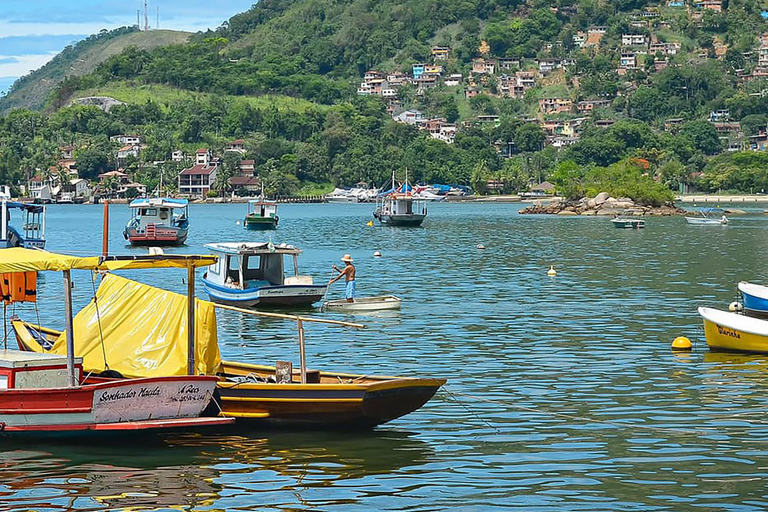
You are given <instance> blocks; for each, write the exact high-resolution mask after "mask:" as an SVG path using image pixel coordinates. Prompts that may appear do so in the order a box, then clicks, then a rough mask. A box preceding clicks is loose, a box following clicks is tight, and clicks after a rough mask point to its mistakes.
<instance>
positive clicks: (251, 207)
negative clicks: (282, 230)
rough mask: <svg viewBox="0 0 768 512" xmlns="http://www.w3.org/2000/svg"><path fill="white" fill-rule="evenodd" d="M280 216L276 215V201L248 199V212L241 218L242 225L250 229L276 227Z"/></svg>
mask: <svg viewBox="0 0 768 512" xmlns="http://www.w3.org/2000/svg"><path fill="white" fill-rule="evenodd" d="M279 220H280V218H279V217H278V216H277V203H272V202H267V201H264V200H263V199H252V200H250V201H248V213H246V215H245V219H243V227H244V228H245V229H248V230H251V231H264V230H268V229H277V223H278V221H279Z"/></svg>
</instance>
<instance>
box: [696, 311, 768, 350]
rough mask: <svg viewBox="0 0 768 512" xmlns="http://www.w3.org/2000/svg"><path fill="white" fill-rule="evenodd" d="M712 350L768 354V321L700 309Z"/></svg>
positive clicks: (705, 335) (706, 336) (705, 333)
mask: <svg viewBox="0 0 768 512" xmlns="http://www.w3.org/2000/svg"><path fill="white" fill-rule="evenodd" d="M699 314H700V315H701V317H702V319H703V320H704V337H705V338H706V340H707V345H708V346H709V348H710V350H717V351H723V352H751V353H768V321H766V320H761V319H759V318H753V317H749V316H745V315H740V314H738V313H729V312H728V311H721V310H719V309H713V308H705V307H700V308H699Z"/></svg>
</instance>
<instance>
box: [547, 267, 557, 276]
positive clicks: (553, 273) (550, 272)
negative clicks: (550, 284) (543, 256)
mask: <svg viewBox="0 0 768 512" xmlns="http://www.w3.org/2000/svg"><path fill="white" fill-rule="evenodd" d="M547 275H548V276H556V275H557V270H555V266H554V265H550V266H549V270H547Z"/></svg>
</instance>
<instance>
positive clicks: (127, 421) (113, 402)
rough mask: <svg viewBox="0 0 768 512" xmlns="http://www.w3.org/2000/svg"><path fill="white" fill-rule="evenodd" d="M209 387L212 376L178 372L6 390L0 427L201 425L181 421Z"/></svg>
mask: <svg viewBox="0 0 768 512" xmlns="http://www.w3.org/2000/svg"><path fill="white" fill-rule="evenodd" d="M20 346H21V343H20ZM215 386H216V378H213V377H202V376H200V377H185V376H181V377H157V378H144V379H131V380H113V381H110V382H101V383H96V384H87V385H84V386H78V387H71V388H30V389H6V390H3V392H2V394H0V431H2V432H3V433H6V434H9V433H25V434H33V433H44V432H77V431H87V430H112V431H117V430H147V429H159V428H174V427H181V426H191V425H194V424H204V423H205V422H198V421H192V422H189V421H182V420H186V419H194V420H197V419H198V416H200V414H201V413H202V412H203V410H204V409H205V408H206V407H207V406H208V403H209V402H210V401H211V398H212V397H213V394H214V389H215Z"/></svg>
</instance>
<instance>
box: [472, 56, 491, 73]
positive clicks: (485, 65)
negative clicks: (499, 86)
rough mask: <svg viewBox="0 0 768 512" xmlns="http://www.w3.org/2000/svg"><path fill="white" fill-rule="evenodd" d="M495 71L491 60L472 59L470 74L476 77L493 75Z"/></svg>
mask: <svg viewBox="0 0 768 512" xmlns="http://www.w3.org/2000/svg"><path fill="white" fill-rule="evenodd" d="M495 70H496V63H495V62H494V61H493V60H485V59H483V58H478V59H472V73H474V74H476V75H493V74H494V71H495Z"/></svg>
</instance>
